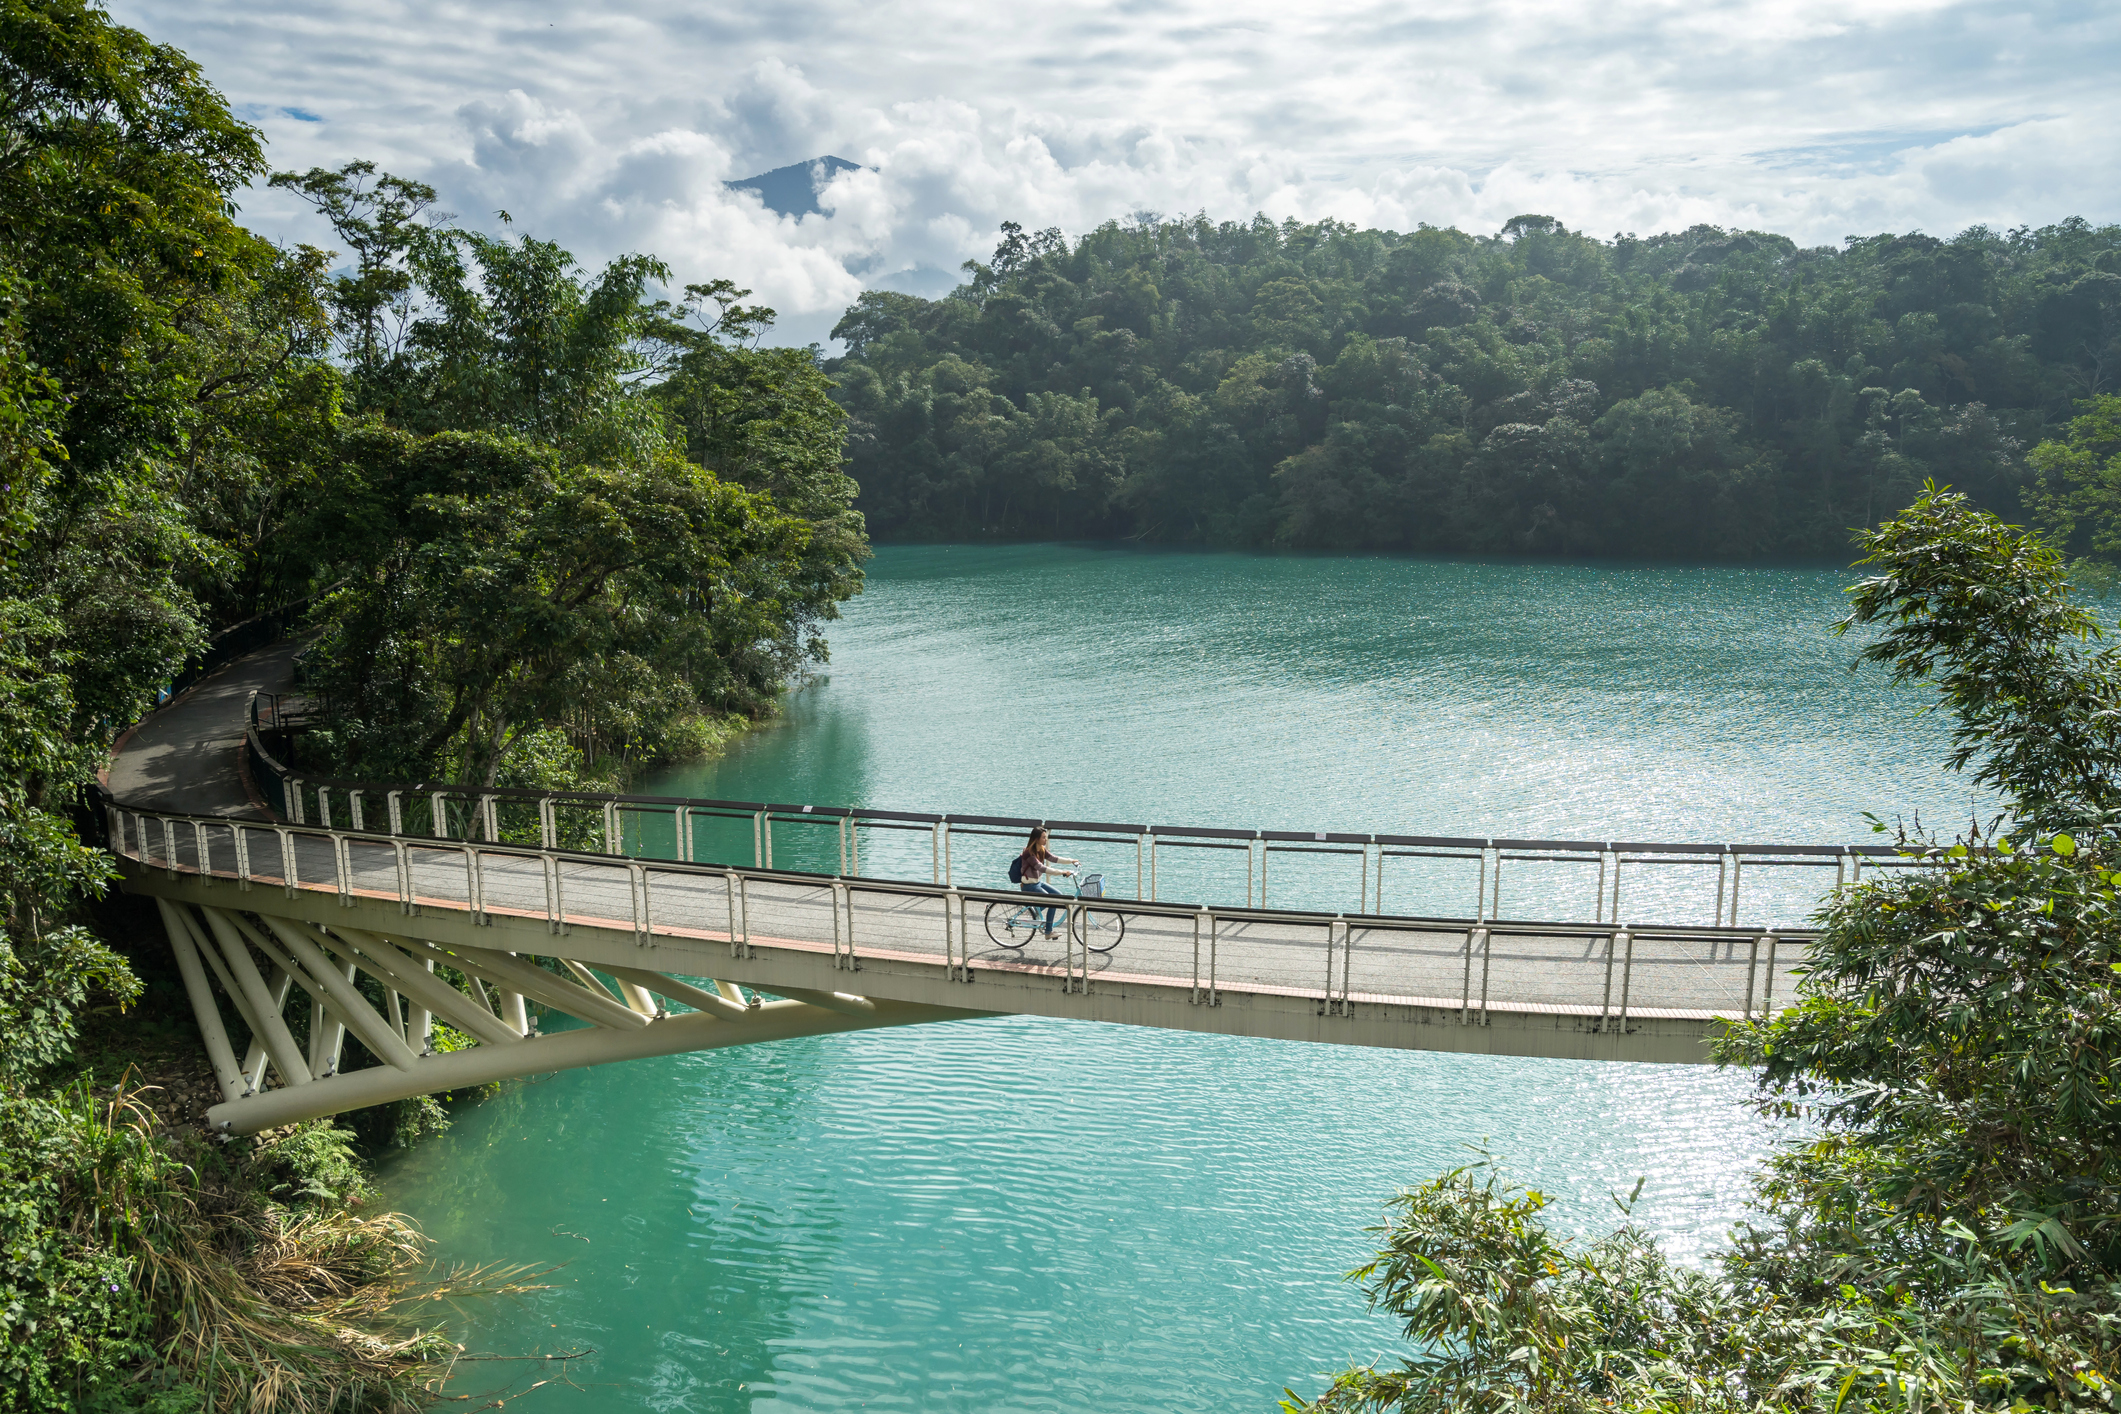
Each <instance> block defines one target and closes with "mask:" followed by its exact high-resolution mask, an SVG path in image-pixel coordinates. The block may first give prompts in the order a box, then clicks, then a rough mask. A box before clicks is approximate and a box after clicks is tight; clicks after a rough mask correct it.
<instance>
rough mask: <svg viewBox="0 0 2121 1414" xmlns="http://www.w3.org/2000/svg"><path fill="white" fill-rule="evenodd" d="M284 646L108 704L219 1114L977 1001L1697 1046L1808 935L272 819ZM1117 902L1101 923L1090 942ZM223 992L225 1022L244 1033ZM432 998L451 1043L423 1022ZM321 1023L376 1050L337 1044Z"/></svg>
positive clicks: (286, 1108) (1440, 1042) (1394, 1037)
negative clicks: (1020, 925)
mask: <svg viewBox="0 0 2121 1414" xmlns="http://www.w3.org/2000/svg"><path fill="white" fill-rule="evenodd" d="M291 653H292V645H280V646H278V647H276V648H274V649H269V650H266V651H264V652H262V653H260V654H256V655H253V656H252V657H251V658H248V659H244V660H240V661H239V662H238V663H235V664H231V665H229V668H227V669H224V670H223V672H222V673H220V674H217V675H216V676H215V677H213V678H210V679H208V680H207V681H205V682H203V683H201V684H200V685H199V687H198V688H197V689H194V691H193V692H192V693H191V694H190V695H189V696H187V697H186V698H185V699H184V700H182V701H180V702H178V703H176V704H173V705H172V706H170V707H168V708H165V709H163V711H162V712H160V713H158V714H157V716H156V717H154V718H150V719H149V721H148V723H145V724H143V726H142V728H141V729H140V730H138V731H136V732H134V733H132V734H130V739H129V740H128V741H127V742H125V743H124V746H123V749H121V751H120V752H119V753H118V759H117V760H115V761H114V763H113V766H112V770H111V774H110V781H111V789H112V793H113V796H114V797H115V803H114V804H113V805H111V806H110V808H109V811H108V829H109V836H110V839H109V842H110V844H111V846H112V848H113V850H114V852H115V853H116V854H117V855H118V856H119V858H120V861H121V870H122V873H123V876H124V881H125V885H124V886H125V887H126V888H127V889H128V890H130V891H132V892H135V893H139V894H144V895H149V896H153V897H155V898H157V899H158V900H159V901H160V906H161V910H162V915H163V919H164V923H165V926H166V928H167V930H168V933H169V938H170V943H171V946H172V948H173V950H174V951H175V953H176V956H177V960H178V964H179V967H180V969H181V970H182V971H183V973H184V975H185V979H186V985H187V989H188V991H189V992H190V994H191V998H192V1001H193V1005H194V1009H195V1011H196V1012H197V1014H198V1017H199V1021H200V1026H201V1031H202V1034H203V1035H204V1037H205V1039H206V1042H207V1047H208V1051H209V1054H210V1055H211V1056H212V1057H213V1058H214V1061H215V1068H216V1072H217V1075H218V1077H219V1079H220V1081H221V1085H222V1089H223V1093H224V1096H225V1099H224V1102H223V1103H222V1104H220V1105H218V1106H215V1107H214V1109H213V1110H212V1111H211V1112H210V1118H211V1120H212V1122H213V1123H215V1124H216V1125H218V1126H220V1127H222V1128H224V1129H226V1130H229V1131H232V1132H248V1131H252V1130H256V1129H259V1128H264V1127H268V1126H270V1125H275V1124H281V1123H286V1122H289V1121H291V1120H294V1119H299V1118H306V1117H311V1116H315V1115H320V1114H329V1113H335V1112H338V1111H341V1110H345V1109H350V1108H357V1107H360V1106H363V1105H369V1104H376V1103H381V1102H383V1101H386V1100H391V1099H398V1098H404V1097H406V1096H410V1095H415V1094H423V1093H430V1092H433V1091H436V1090H444V1089H454V1088H460V1087H463V1086H466V1085H471V1084H477V1083H483V1082H485V1081H488V1080H493V1079H501V1078H505V1077H507V1076H512V1075H524V1074H535V1073H540V1072H544V1071H551V1070H557V1069H564V1068H569V1067H572V1066H578V1065H590V1064H601V1063H605V1062H608V1061H615V1060H623V1059H629V1058H635V1057H641V1056H649V1055H661V1054H672V1053H676V1052H680V1051H689V1050H699V1049H708V1048H713V1047H717V1046H724V1045H736V1044H745V1043H750V1042H756V1041H765V1040H775V1039H783V1038H787V1037H791V1036H798V1035H814V1034H822V1033H826V1032H833V1031H841V1030H849V1029H857V1028H862V1027H873V1026H885V1025H901V1024H909V1023H917V1022H928V1021H939V1020H950V1019H960V1018H969V1017H975V1016H981V1015H993V1014H1001V1013H1014V1014H1032V1015H1047V1016H1060V1017H1072V1018H1078V1019H1084V1020H1096V1021H1106V1022H1117V1023H1123V1024H1134V1025H1146V1026H1156V1027H1163V1028H1168V1029H1177V1030H1192V1031H1202V1032H1212V1033H1220V1034H1232V1035H1243V1036H1255V1037H1270V1038H1279V1039H1286V1040H1300V1041H1310V1042H1329V1043H1339V1044H1355V1045H1369V1046H1383V1047H1394V1048H1405V1049H1429V1050H1451V1051H1470V1052H1481V1053H1496V1054H1512V1055H1531V1056H1555V1057H1574V1058H1586V1059H1612V1060H1639V1061H1653V1062H1680V1063H1685V1062H1701V1061H1705V1060H1706V1059H1708V1054H1707V1042H1708V1040H1709V1039H1710V1038H1711V1037H1712V1036H1713V1035H1714V1034H1715V1033H1716V1032H1718V1031H1719V1030H1720V1029H1721V1027H1722V1026H1723V1024H1725V1023H1726V1022H1728V1021H1730V1020H1732V1019H1736V1018H1739V1017H1743V1016H1748V1015H1761V1014H1764V1013H1766V1012H1767V1011H1770V1010H1772V1009H1773V1008H1774V1007H1775V1006H1777V1005H1778V1004H1782V1003H1786V1002H1787V1001H1788V1000H1789V999H1790V998H1791V997H1793V996H1794V992H1795V982H1796V973H1797V971H1798V969H1800V968H1801V966H1802V964H1803V960H1804V944H1805V942H1806V941H1807V939H1808V935H1807V934H1805V933H1804V932H1803V931H1802V930H1790V929H1773V928H1764V927H1758V926H1754V927H1740V926H1736V925H1735V923H1733V924H1731V925H1728V926H1714V927H1700V926H1695V927H1679V926H1625V925H1622V924H1619V923H1617V922H1614V921H1610V920H1595V919H1594V920H1592V921H1577V922H1569V921H1561V922H1553V921H1538V920H1509V919H1499V918H1478V917H1476V918H1471V919H1465V918H1456V919H1454V918H1419V917H1394V916H1385V915H1382V914H1377V913H1359V912H1358V913H1324V912H1315V911H1301V910H1287V909H1268V908H1265V907H1256V906H1251V904H1250V899H1249V893H1250V890H1249V885H1248V900H1247V904H1246V905H1245V906H1231V905H1202V904H1193V903H1175V902H1170V901H1163V900H1153V899H1103V900H1085V901H1074V900H1056V901H1055V904H1056V906H1058V907H1061V908H1062V909H1063V910H1064V916H1065V921H1064V923H1063V924H1062V927H1061V929H1060V936H1059V937H1058V938H1057V939H1055V940H1051V941H1048V940H1045V939H1042V938H1039V939H1032V940H1030V941H1029V942H1028V943H1027V945H1025V946H1022V947H1005V946H1000V945H998V944H997V943H996V942H995V941H994V940H993V938H992V937H991V936H990V934H989V931H988V929H987V927H986V924H985V915H986V913H987V911H988V909H989V907H990V905H992V906H996V907H999V908H1000V909H1002V910H1004V911H1010V910H1014V909H1016V908H1017V907H1019V906H1020V905H1021V904H1022V903H1023V902H1024V897H1023V895H1021V894H1018V893H1016V892H1014V891H1011V890H991V889H980V888H967V887H960V886H957V885H954V884H952V883H950V882H948V880H947V879H941V880H938V879H930V880H925V881H922V880H905V879H878V878H867V877H861V876H859V875H858V874H814V873H804V872H801V871H795V870H786V869H774V868H772V867H770V865H765V866H762V865H760V864H759V863H758V862H757V860H758V858H759V857H760V856H765V855H766V852H767V851H768V850H770V844H765V845H762V847H761V849H760V851H759V854H758V855H755V856H754V860H753V862H752V863H749V864H736V863H708V862H698V861H685V860H661V859H642V858H628V857H624V856H622V855H620V854H619V853H618V852H617V851H616V850H613V851H612V852H609V853H599V852H593V851H587V850H570V849H562V848H557V847H554V846H553V841H554V839H555V837H556V832H555V830H554V828H553V826H552V815H551V810H550V804H549V802H547V803H546V804H545V805H543V806H541V809H542V810H543V819H544V828H543V830H542V840H541V841H540V843H537V844H520V843H507V842H504V841H503V840H501V839H500V838H499V836H500V835H501V834H502V831H501V829H500V827H499V825H498V823H497V814H496V810H495V807H494V805H493V804H492V797H491V796H490V795H489V796H487V797H485V798H483V800H475V801H473V802H472V804H473V806H474V808H473V809H472V810H470V812H469V813H468V815H467V817H466V818H467V821H468V822H471V823H474V824H477V825H480V826H482V827H483V828H480V829H477V830H475V831H472V832H474V833H478V834H480V835H481V836H482V837H481V838H476V839H467V838H438V837H435V836H433V835H415V834H410V833H406V832H405V830H404V828H403V826H404V823H405V816H406V814H407V812H405V811H404V810H402V809H401V797H402V798H404V799H415V800H416V799H423V798H428V797H432V798H433V799H434V800H435V823H436V824H438V825H440V824H442V823H443V822H444V820H445V816H446V814H447V812H445V811H444V810H443V809H442V804H443V802H442V801H441V798H440V793H439V792H437V791H436V789H435V788H433V787H425V788H415V787H404V788H401V789H399V790H395V791H389V790H386V789H385V788H381V787H369V788H368V790H369V791H370V792H371V794H372V795H373V796H377V797H380V796H384V795H387V796H388V798H389V809H388V823H389V826H390V827H391V828H362V827H361V826H362V825H363V824H365V823H367V822H366V821H365V820H364V818H363V814H362V811H361V808H360V797H359V795H356V796H355V797H354V800H353V802H352V805H353V809H352V812H351V813H352V816H353V821H354V824H353V825H352V826H351V827H350V826H347V825H340V824H335V823H331V821H332V818H333V811H334V803H333V802H332V801H331V800H330V798H329V796H328V795H327V796H323V797H320V798H319V810H318V814H319V815H320V817H321V818H322V819H323V820H324V821H325V823H310V822H307V821H304V820H297V819H290V818H288V817H287V815H286V814H284V813H282V812H280V811H273V810H260V809H258V808H257V807H256V806H254V805H253V804H252V803H251V795H250V792H248V791H245V790H244V789H243V786H242V784H241V782H240V781H239V782H238V783H237V784H236V786H235V787H234V789H233V790H232V789H231V788H230V783H229V779H228V777H229V776H230V775H231V774H236V768H237V766H238V764H239V763H241V762H243V761H245V760H247V761H248V762H249V763H251V765H252V766H253V767H254V768H257V770H256V772H255V773H256V774H263V775H267V776H271V777H273V779H271V780H269V781H268V780H258V781H256V782H255V783H254V784H255V787H256V789H257V791H258V793H259V794H260V795H261V796H262V797H263V798H264V799H265V800H277V801H278V802H279V804H280V805H282V806H283V807H285V806H289V805H293V807H294V813H295V814H297V815H306V814H307V813H308V812H307V811H306V810H304V809H303V807H302V806H301V804H300V801H301V800H302V799H303V796H302V794H301V790H302V787H301V786H300V784H299V783H298V782H295V781H294V780H293V779H292V777H291V774H290V773H288V772H287V771H286V769H285V767H284V766H281V765H280V763H279V762H278V761H277V760H276V759H275V758H273V757H272V755H271V754H270V752H269V751H267V750H266V748H265V746H264V745H263V743H262V741H261V739H260V736H259V733H258V732H257V731H256V729H255V721H256V713H255V711H254V709H253V708H252V706H251V702H252V698H251V694H252V693H253V692H266V693H270V692H276V691H284V690H285V687H286V684H287V678H288V675H289V671H290V669H289V664H290V663H291ZM150 726H152V727H153V728H155V730H154V731H153V732H150V731H149V730H148V728H149V727H150ZM187 740H189V741H191V742H193V743H202V744H201V745H196V746H194V747H187V745H186V742H187ZM231 743H233V745H232V744H231ZM616 799H618V798H613V799H607V800H605V801H604V804H603V810H604V815H605V818H606V819H607V821H608V820H610V819H612V818H613V817H614V811H615V809H616V804H615V801H616ZM628 799H631V800H632V801H633V802H634V803H635V804H638V798H628ZM370 803H371V810H370V812H369V813H371V814H381V813H382V811H381V810H380V809H378V808H376V807H377V806H378V805H379V801H377V800H374V799H372V800H371V802H370ZM338 808H339V809H341V810H343V809H344V808H345V807H344V806H343V805H340V806H339V807H338ZM776 808H777V809H801V808H802V807H776ZM874 813H876V814H880V815H881V814H886V813H888V812H874ZM904 818H911V817H904ZM374 823H375V824H377V825H381V824H383V822H382V821H380V820H379V821H376V822H374ZM1115 828H1117V827H1115ZM845 833H846V832H845V831H844V830H843V839H844V838H845ZM1224 833H1227V834H1235V833H1237V832H1234V831H1231V832H1224ZM1320 838H1321V839H1323V838H1324V836H1320ZM1350 838H1354V837H1350ZM605 840H606V842H607V843H614V844H615V843H617V842H618V841H617V831H616V830H610V831H607V833H606V836H605ZM1248 849H1249V846H1248ZM686 852H689V850H687V851H686ZM1824 852H1825V851H1821V853H1824ZM845 857H846V856H845V852H844V850H843V860H844V859H845ZM1249 857H1250V856H1249V853H1248V858H1249ZM1368 858H1369V856H1368V855H1367V854H1366V855H1365V860H1367V859H1368ZM1497 859H1498V862H1497V864H1496V869H1497V871H1498V874H1499V869H1500V863H1499V860H1500V856H1499V855H1498V856H1497ZM1483 867H1485V865H1484V866H1483ZM1618 867H1619V865H1618V860H1617V856H1616V859H1615V864H1614V868H1615V871H1616V874H1617V870H1618ZM1379 869H1380V871H1381V869H1382V856H1380V858H1379ZM1601 877H1603V876H1602V874H1601ZM1838 877H1840V876H1839V874H1838V873H1837V878H1838ZM1262 887H1263V886H1262ZM1602 896H1603V895H1602V894H1601V897H1602ZM1720 898H1721V896H1720V895H1719V902H1718V904H1717V908H1718V911H1719V914H1720V913H1721V912H1722V908H1723V905H1722V903H1721V901H1720ZM1367 901H1368V895H1365V902H1367ZM1732 911H1733V913H1735V905H1734V907H1733V910H1732ZM1115 923H1123V924H1124V935H1123V937H1120V938H1119V939H1118V941H1117V945H1116V946H1113V947H1111V948H1110V950H1109V951H1103V950H1100V949H1101V947H1103V945H1104V944H1105V942H1106V941H1107V940H1110V939H1111V938H1112V937H1113V935H1114V934H1115V933H1117V932H1119V929H1118V928H1116V927H1115V926H1114V925H1115ZM437 969H440V971H439V972H438V971H437ZM291 989H299V990H300V991H301V992H302V993H303V994H304V995H305V996H306V997H307V998H308V999H309V1006H310V1026H309V1028H308V1043H307V1045H306V1046H304V1045H302V1044H299V1043H298V1042H297V1040H296V1038H295V1036H294V1034H293V1032H292V1030H291V1028H289V1027H288V1026H287V1025H286V1024H285V1023H284V1021H283V1020H282V1017H283V1015H284V1014H285V1013H286V1010H287V1007H288V1005H289V1002H290V999H291V995H292V991H291ZM297 1005H299V1000H297ZM540 1008H542V1009H543V1020H542V1021H541V1020H540V1019H539V1009H540ZM231 1015H233V1017H234V1018H236V1019H237V1020H239V1021H240V1022H241V1023H242V1028H243V1029H244V1030H247V1031H248V1032H249V1033H250V1038H251V1039H250V1041H249V1044H248V1048H247V1051H246V1052H245V1053H244V1054H243V1055H242V1056H241V1057H240V1058H239V1057H238V1055H237V1053H236V1051H235V1049H234V1046H233V1044H232V1041H231V1030H230V1027H229V1025H228V1021H229V1018H230V1016H231ZM437 1018H439V1019H441V1020H443V1021H446V1022H447V1023H448V1024H449V1025H450V1026H452V1027H453V1028H455V1029H456V1030H457V1031H458V1032H460V1033H462V1034H464V1035H466V1036H468V1037H471V1038H473V1039H475V1040H476V1041H477V1042H478V1044H477V1045H475V1046H473V1047H471V1048H469V1049H465V1050H456V1051H447V1052H445V1051H439V1050H437V1049H436V1048H435V1046H434V1045H433V1042H432V1037H433V1027H434V1022H435V1020H436V1019H437ZM348 1032H351V1033H352V1035H353V1036H354V1037H355V1038H356V1039H358V1040H359V1041H360V1043H361V1045H362V1048H363V1049H364V1050H365V1051H366V1052H367V1053H368V1054H369V1055H370V1056H372V1057H374V1058H375V1060H376V1062H377V1063H376V1064H373V1065H369V1066H366V1067H363V1068H359V1069H352V1070H342V1069H341V1068H340V1062H341V1060H342V1059H343V1055H344V1050H345V1047H344V1041H345V1037H346V1035H347V1033H348ZM274 1082H277V1083H274Z"/></svg>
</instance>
